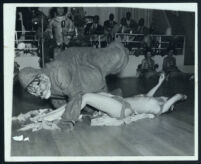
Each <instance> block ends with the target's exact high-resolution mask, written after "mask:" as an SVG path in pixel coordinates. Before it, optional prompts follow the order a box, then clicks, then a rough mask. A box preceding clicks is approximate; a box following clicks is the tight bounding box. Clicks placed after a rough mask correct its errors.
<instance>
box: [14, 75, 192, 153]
mask: <svg viewBox="0 0 201 164" xmlns="http://www.w3.org/2000/svg"><path fill="white" fill-rule="evenodd" d="M154 84H155V82H150V81H144V80H139V79H135V78H125V79H116V78H108V85H109V88H110V89H111V90H112V89H115V88H122V90H123V95H124V96H125V97H127V96H131V95H135V94H139V93H146V92H147V91H148V90H149V89H150V88H151V87H153V85H154ZM175 93H184V94H187V95H188V100H187V101H185V102H182V103H178V104H176V105H175V108H174V111H173V112H168V113H166V114H163V115H161V116H160V117H156V118H154V119H143V120H139V121H137V122H135V123H132V124H130V125H126V126H121V127H90V126H89V124H87V123H82V124H80V123H79V124H78V125H77V126H76V127H75V129H74V131H72V132H68V133H67V132H58V131H47V130H41V131H38V132H31V131H27V132H23V133H22V132H20V133H19V132H17V131H16V127H15V126H13V130H12V136H15V135H21V134H23V135H24V136H25V137H27V136H28V137H29V138H30V142H16V141H13V140H12V142H11V143H12V145H11V155H12V156H191V155H194V82H193V81H186V82H184V81H169V82H165V83H164V84H163V85H162V86H161V88H160V89H159V91H158V92H157V93H156V96H157V95H158V96H159V95H164V96H173V95H174V94H175ZM45 107H49V105H48V102H47V101H41V100H40V99H37V98H35V97H32V96H31V95H29V94H27V93H25V92H24V91H22V89H21V88H20V87H19V85H16V86H15V87H14V99H13V115H17V114H19V113H25V112H27V111H29V110H33V109H38V108H45Z"/></svg>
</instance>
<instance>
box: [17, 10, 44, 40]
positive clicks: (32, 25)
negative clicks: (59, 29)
mask: <svg viewBox="0 0 201 164" xmlns="http://www.w3.org/2000/svg"><path fill="white" fill-rule="evenodd" d="M42 17H43V29H44V30H45V28H46V27H47V25H48V20H47V17H46V16H45V15H44V14H43V13H42V12H41V11H39V10H38V7H18V8H17V11H16V31H22V32H18V39H20V37H21V36H22V37H24V39H28V40H31V39H34V38H33V36H34V35H30V34H31V33H30V31H33V32H34V31H36V36H38V37H39V36H41V27H42V24H41V22H42V21H41V20H42ZM23 31H29V33H28V32H27V33H25V32H23ZM34 34H35V33H34ZM24 39H22V40H24Z"/></svg>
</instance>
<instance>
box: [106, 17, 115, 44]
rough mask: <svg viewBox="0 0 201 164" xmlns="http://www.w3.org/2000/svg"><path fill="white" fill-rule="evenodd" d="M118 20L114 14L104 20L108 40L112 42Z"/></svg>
mask: <svg viewBox="0 0 201 164" xmlns="http://www.w3.org/2000/svg"><path fill="white" fill-rule="evenodd" d="M116 24H117V22H115V21H114V14H112V13H111V14H110V15H109V20H106V21H105V22H104V33H105V34H106V35H107V41H108V42H109V43H110V42H111V41H112V40H113V39H114V35H115V33H114V31H113V29H114V26H115V25H116Z"/></svg>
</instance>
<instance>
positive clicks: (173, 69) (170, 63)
mask: <svg viewBox="0 0 201 164" xmlns="http://www.w3.org/2000/svg"><path fill="white" fill-rule="evenodd" d="M173 55H176V51H175V49H174V48H173V47H169V48H168V49H167V57H165V58H164V59H163V71H164V72H165V73H166V74H167V80H168V79H169V78H178V79H190V78H192V77H191V76H192V75H190V74H188V73H184V72H182V71H180V70H179V69H178V68H177V65H176V59H175V57H174V56H173Z"/></svg>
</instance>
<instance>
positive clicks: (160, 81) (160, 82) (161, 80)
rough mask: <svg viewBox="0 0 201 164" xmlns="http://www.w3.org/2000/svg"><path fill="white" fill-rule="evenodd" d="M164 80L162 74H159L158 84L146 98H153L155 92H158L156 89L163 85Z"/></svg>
mask: <svg viewBox="0 0 201 164" xmlns="http://www.w3.org/2000/svg"><path fill="white" fill-rule="evenodd" d="M164 80H165V74H164V73H161V75H160V77H159V81H158V84H157V85H156V86H155V87H153V88H152V89H151V90H150V91H149V92H148V93H147V94H146V96H151V97H152V96H153V95H154V94H155V93H156V91H157V90H158V88H159V87H160V86H161V84H162V83H163V81H164Z"/></svg>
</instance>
